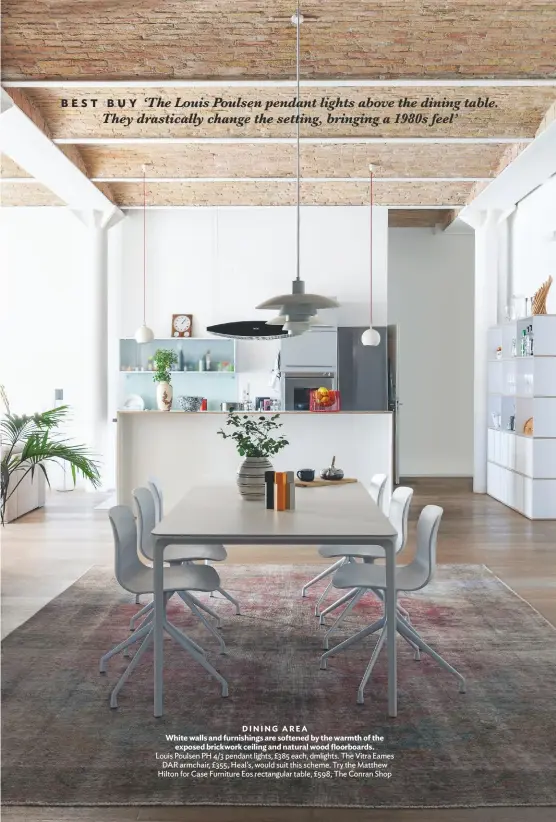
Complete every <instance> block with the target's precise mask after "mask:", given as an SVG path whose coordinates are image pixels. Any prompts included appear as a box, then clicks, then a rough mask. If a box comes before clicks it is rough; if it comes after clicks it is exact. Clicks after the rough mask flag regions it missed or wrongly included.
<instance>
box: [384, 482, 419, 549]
mask: <svg viewBox="0 0 556 822" xmlns="http://www.w3.org/2000/svg"><path fill="white" fill-rule="evenodd" d="M412 496H413V488H406V487H405V486H403V485H400V487H399V488H396V489H395V490H394V491H393V492H392V497H391V499H390V512H389V514H388V519H389V520H390V522H391V523H392V525H393V526H394V528H395V529H396V531H397V532H398V537H397V539H396V553H398V552H399V551H401V550H402V548H404V546H405V544H406V542H407V524H408V521H409V506H410V505H411V497H412Z"/></svg>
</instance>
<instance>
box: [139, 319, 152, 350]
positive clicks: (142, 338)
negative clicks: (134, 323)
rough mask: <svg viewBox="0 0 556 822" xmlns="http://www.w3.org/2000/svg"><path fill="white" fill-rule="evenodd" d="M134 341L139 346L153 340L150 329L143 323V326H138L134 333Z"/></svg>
mask: <svg viewBox="0 0 556 822" xmlns="http://www.w3.org/2000/svg"><path fill="white" fill-rule="evenodd" d="M135 340H136V342H138V343H139V345H143V344H144V343H148V342H151V340H154V332H153V330H152V328H149V326H148V325H145V324H144V323H143V325H142V326H140V327H139V328H138V329H137V331H136V332H135Z"/></svg>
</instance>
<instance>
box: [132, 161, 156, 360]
mask: <svg viewBox="0 0 556 822" xmlns="http://www.w3.org/2000/svg"><path fill="white" fill-rule="evenodd" d="M145 175H146V168H145V166H143V325H141V326H140V327H139V328H138V329H137V331H136V332H135V340H136V342H137V343H139V345H143V344H144V343H148V342H151V340H153V339H154V332H153V330H152V328H149V326H148V325H147V320H146V311H147V185H146V179H145Z"/></svg>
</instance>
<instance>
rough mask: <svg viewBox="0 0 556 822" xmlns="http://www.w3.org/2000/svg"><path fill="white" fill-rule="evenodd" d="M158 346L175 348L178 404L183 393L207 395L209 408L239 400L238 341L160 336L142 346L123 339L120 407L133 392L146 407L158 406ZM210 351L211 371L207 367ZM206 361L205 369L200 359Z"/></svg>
mask: <svg viewBox="0 0 556 822" xmlns="http://www.w3.org/2000/svg"><path fill="white" fill-rule="evenodd" d="M158 348H165V349H169V350H171V351H175V352H176V355H177V357H178V367H177V368H174V369H172V371H171V375H172V377H171V382H172V386H173V389H174V407H175V408H177V407H178V406H177V398H178V397H180V396H193V397H205V398H206V400H207V406H208V409H209V410H211V411H217V410H219V409H220V403H222V402H237V380H236V372H237V358H236V342H235V340H232V339H226V338H225V337H177V338H175V337H166V338H163V337H160V338H157V339H154V340H152V341H151V342H150V343H144V344H142V345H139V344H138V343H137V342H136V341H135V340H134V339H133V338H126V339H121V340H120V362H119V368H120V375H119V382H120V384H119V396H118V407H119V408H123V407H124V403H125V401H126V398H127V397H129V396H130V395H132V394H137V395H139V396H140V397H142V399H143V402H144V403H145V410H154V409H156V383H155V382H154V380H153V368H152V357H153V355H154V353H155V352H156V350H157V349H158ZM207 353H208V355H209V359H210V370H206V357H207ZM200 361H201V362H202V363H203V370H201V369H200V368H199V362H200ZM149 378H150V379H149Z"/></svg>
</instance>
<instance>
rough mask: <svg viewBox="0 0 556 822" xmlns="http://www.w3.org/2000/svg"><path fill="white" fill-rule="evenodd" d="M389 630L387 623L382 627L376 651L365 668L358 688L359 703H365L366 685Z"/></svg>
mask: <svg viewBox="0 0 556 822" xmlns="http://www.w3.org/2000/svg"><path fill="white" fill-rule="evenodd" d="M387 631H388V626H387V625H385V626H384V628H383V629H382V631H381V632H380V636H379V638H378V642H377V643H376V645H375V648H374V651H373V653H372V656H371V658H370V660H369V664H368V665H367V667H366V668H365V673H364V674H363V679H362V680H361V682H360V684H359V688H358V689H357V703H358V704H359V705H363V703H364V702H365V697H364V690H365V686H366V684H367V682H368V681H369V677H370V676H371V674H372V672H373V668H374V667H375V663H376V661H377V659H378V655H379V654H380V652H381V650H382V646H383V645H384V640H385V639H386V632H387Z"/></svg>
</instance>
